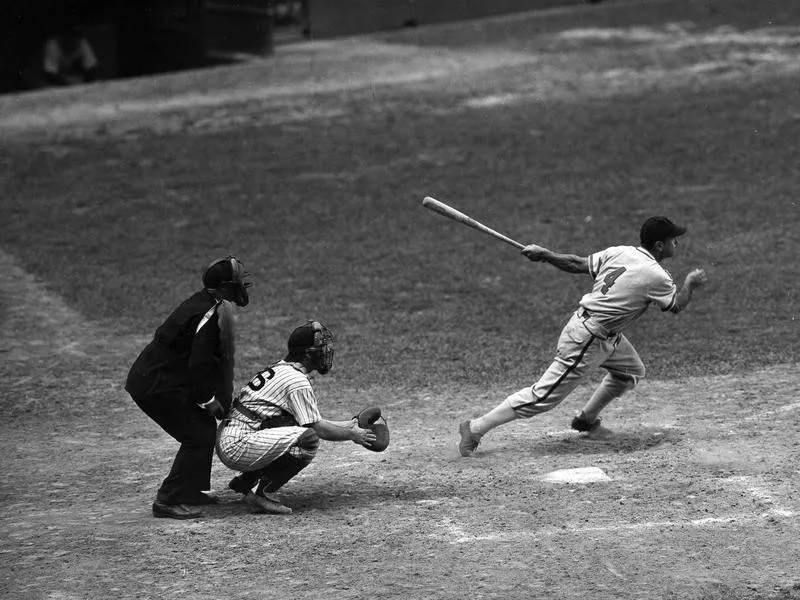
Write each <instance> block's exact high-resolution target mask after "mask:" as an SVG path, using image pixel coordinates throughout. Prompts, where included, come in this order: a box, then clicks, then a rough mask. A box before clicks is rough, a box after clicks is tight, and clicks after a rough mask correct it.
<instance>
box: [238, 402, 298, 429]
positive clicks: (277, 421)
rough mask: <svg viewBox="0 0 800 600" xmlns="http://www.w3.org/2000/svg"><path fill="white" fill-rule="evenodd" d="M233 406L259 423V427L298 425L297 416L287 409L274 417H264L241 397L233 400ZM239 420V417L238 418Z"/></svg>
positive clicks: (270, 427)
mask: <svg viewBox="0 0 800 600" xmlns="http://www.w3.org/2000/svg"><path fill="white" fill-rule="evenodd" d="M231 408H233V409H236V411H237V412H239V413H240V414H242V415H243V416H245V417H247V418H248V419H251V420H253V421H255V422H257V423H258V429H259V430H261V429H272V428H273V427H296V426H297V421H296V420H295V418H294V417H293V416H292V415H291V414H290V413H288V412H286V411H285V410H282V411H281V414H280V415H277V416H274V417H268V418H266V419H265V418H264V417H262V416H261V415H259V414H258V413H256V412H254V411H252V410H250V409H249V408H247V407H246V406H245V405H244V404H242V403H241V402H240V401H239V399H238V398H237V399H236V400H234V401H233V405H232V406H231ZM237 420H238V419H237Z"/></svg>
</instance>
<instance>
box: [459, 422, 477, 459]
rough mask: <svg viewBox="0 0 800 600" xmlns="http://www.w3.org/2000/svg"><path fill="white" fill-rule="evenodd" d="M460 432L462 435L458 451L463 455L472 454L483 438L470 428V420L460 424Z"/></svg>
mask: <svg viewBox="0 0 800 600" xmlns="http://www.w3.org/2000/svg"><path fill="white" fill-rule="evenodd" d="M458 433H459V435H461V440H460V441H459V442H458V453H459V454H460V455H461V456H472V453H473V452H475V449H476V448H477V447H478V445H479V444H480V443H481V440H480V438H479V437H476V436H475V434H473V433H472V431H471V430H470V428H469V421H464V422H463V423H461V424H460V425H459V426H458Z"/></svg>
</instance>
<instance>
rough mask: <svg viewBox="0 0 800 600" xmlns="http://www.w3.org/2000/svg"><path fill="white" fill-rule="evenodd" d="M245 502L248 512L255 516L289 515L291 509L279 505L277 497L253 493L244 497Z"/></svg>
mask: <svg viewBox="0 0 800 600" xmlns="http://www.w3.org/2000/svg"><path fill="white" fill-rule="evenodd" d="M244 499H245V502H247V504H248V506H250V510H251V511H253V513H255V514H262V515H263V514H272V515H290V514H292V509H291V508H289V507H288V506H285V505H284V504H281V503H280V501H279V500H278V498H277V496H273V495H271V494H265V495H263V496H260V495H256V494H254V493H253V492H250V493H249V494H247V496H245V497H244Z"/></svg>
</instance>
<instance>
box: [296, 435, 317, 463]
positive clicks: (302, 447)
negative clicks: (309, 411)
mask: <svg viewBox="0 0 800 600" xmlns="http://www.w3.org/2000/svg"><path fill="white" fill-rule="evenodd" d="M294 447H295V448H296V449H297V454H296V458H299V459H300V460H304V461H307V462H306V464H308V463H310V462H311V461H312V460H314V457H315V456H316V455H317V449H318V448H319V436H318V435H317V432H316V431H314V430H313V429H306V430H305V431H304V432H303V433H302V435H301V436H300V437H299V438H298V439H297V442H296V444H295V446H294Z"/></svg>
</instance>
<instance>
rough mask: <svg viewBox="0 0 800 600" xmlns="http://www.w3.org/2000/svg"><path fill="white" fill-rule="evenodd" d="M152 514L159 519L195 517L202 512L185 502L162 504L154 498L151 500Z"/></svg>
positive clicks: (200, 515) (199, 515) (201, 514)
mask: <svg viewBox="0 0 800 600" xmlns="http://www.w3.org/2000/svg"><path fill="white" fill-rule="evenodd" d="M153 516H154V517H158V518H160V519H197V518H199V517H202V516H203V513H202V512H200V511H199V510H197V509H196V508H191V507H189V506H187V505H185V504H164V503H163V502H159V501H158V500H156V501H155V502H153Z"/></svg>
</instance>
